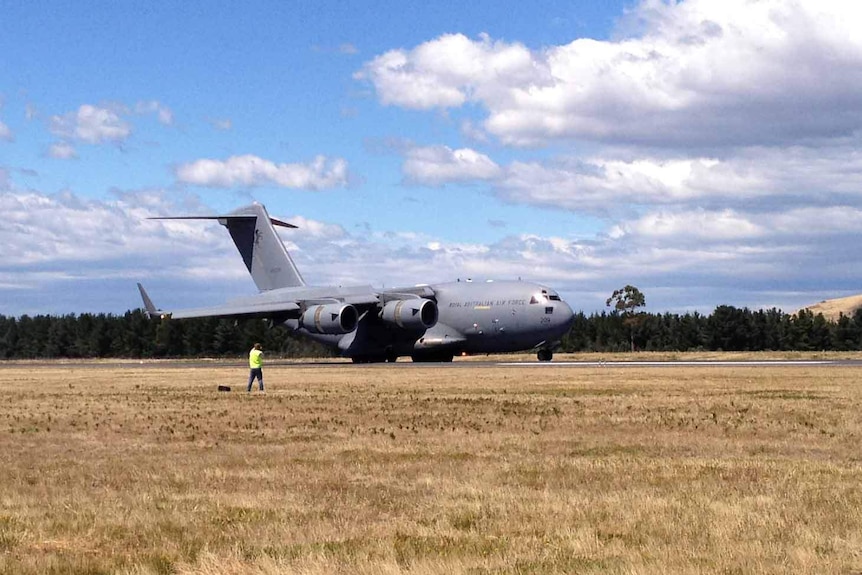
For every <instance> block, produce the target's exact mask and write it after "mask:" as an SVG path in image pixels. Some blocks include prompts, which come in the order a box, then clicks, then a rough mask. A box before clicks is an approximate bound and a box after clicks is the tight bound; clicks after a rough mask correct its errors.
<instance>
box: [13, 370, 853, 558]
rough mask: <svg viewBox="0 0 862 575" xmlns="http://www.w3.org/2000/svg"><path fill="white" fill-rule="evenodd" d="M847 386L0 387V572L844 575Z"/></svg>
mask: <svg viewBox="0 0 862 575" xmlns="http://www.w3.org/2000/svg"><path fill="white" fill-rule="evenodd" d="M860 375H862V369H860V368H857V367H792V368H788V367H769V368H766V367H696V368H693V367H672V368H671V367H662V368H621V367H595V368H593V367H586V368H573V369H572V368H570V369H566V368H555V367H542V368H527V367H513V368H493V367H492V368H484V369H470V368H467V367H449V366H444V367H436V366H412V365H406V366H373V365H371V366H339V367H329V368H320V367H309V366H292V365H279V366H270V367H269V368H267V369H266V378H267V384H268V386H269V389H268V394H267V395H265V396H263V395H257V394H253V395H251V396H248V395H246V394H245V392H244V391H237V389H238V388H244V386H243V383H244V382H243V380H244V376H245V372H244V370H243V369H242V368H241V367H233V366H230V367H226V366H223V365H219V364H214V365H212V366H209V367H205V368H187V367H186V368H175V367H161V366H157V367H149V366H135V365H129V366H126V367H122V368H113V367H104V366H102V367H90V366H87V365H79V364H75V365H63V366H48V367H39V366H32V365H31V366H23V367H22V366H6V367H2V368H0V402H2V410H0V572H8V573H115V572H119V573H130V574H140V575H144V574H152V573H183V574H185V573H209V574H216V573H231V574H246V573H262V574H268V573H273V574H274V573H302V574H324V573H362V574H389V573H391V574H397V573H413V574H424V573H513V574H514V573H620V574H622V573H639V574H640V573H642V574H659V573H692V574H694V573H746V574H747V573H847V574H849V573H855V572H859V571H860V570H862V490H860V488H859V486H860V484H862V465H860V447H859V446H860V437H862V419H860V417H862V416H860V413H862V411H860V407H862V405H860V404H862V386H860V385H859V380H860ZM218 384H228V385H234V391H233V392H231V393H218V392H217V391H216V386H217V385H218Z"/></svg>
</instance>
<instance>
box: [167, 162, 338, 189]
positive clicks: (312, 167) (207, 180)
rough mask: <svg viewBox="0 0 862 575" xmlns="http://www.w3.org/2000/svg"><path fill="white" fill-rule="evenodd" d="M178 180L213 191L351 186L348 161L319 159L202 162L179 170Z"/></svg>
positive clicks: (187, 165)
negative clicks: (286, 161)
mask: <svg viewBox="0 0 862 575" xmlns="http://www.w3.org/2000/svg"><path fill="white" fill-rule="evenodd" d="M176 177H177V180H179V181H180V182H183V183H187V184H194V185H198V186H208V187H213V188H231V187H236V186H245V187H257V186H265V185H272V186H278V187H282V188H295V189H303V188H304V189H310V190H323V189H328V188H337V187H343V186H346V185H347V179H348V171H347V162H346V161H345V160H343V159H341V158H327V157H325V156H317V157H316V158H314V160H312V161H311V162H309V163H306V164H300V163H292V164H291V163H281V164H278V163H275V162H272V161H269V160H264V159H263V158H259V157H257V156H254V155H244V156H231V157H230V158H228V159H226V160H212V159H201V160H196V161H194V162H190V163H187V164H182V165H180V166H178V167H177V168H176Z"/></svg>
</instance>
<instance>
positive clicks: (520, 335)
mask: <svg viewBox="0 0 862 575" xmlns="http://www.w3.org/2000/svg"><path fill="white" fill-rule="evenodd" d="M427 287H428V288H430V289H431V290H433V292H434V294H435V298H434V299H435V300H436V302H437V310H438V318H437V323H436V324H435V325H434V326H433V327H431V328H428V329H426V330H424V331H415V332H409V331H404V330H400V329H393V328H392V327H391V326H390V325H388V324H384V323H383V322H377V321H375V318H366V319H364V320H363V321H360V323H359V328H358V330H359V329H361V330H363V334H362V337H361V338H356V337H355V336H354V334H352V333H351V334H345V335H324V334H316V333H312V332H309V331H307V330H305V329H303V328H302V327H300V326H299V324H298V323H297V322H295V321H288V322H286V323H287V326H288V327H289V328H291V329H294V330H296V331H298V332H300V333H302V334H303V335H305V336H307V337H310V338H312V339H314V340H316V341H318V342H320V343H323V344H325V345H328V346H331V347H333V348H335V349H337V350H338V351H339V352H340V353H341V354H342V355H346V356H348V357H354V358H356V357H360V358H361V357H365V358H369V359H377V358H380V357H391V356H400V355H409V356H413V357H414V358H417V359H421V358H427V359H441V358H444V359H445V358H447V356H448V357H451V356H452V355H461V354H477V353H492V352H509V351H520V350H528V349H533V348H537V347H539V346H543V345H547V346H548V347H551V344H552V343H554V342H557V341H558V340H559V339H560V338H561V337H562V336H563V335H564V334H565V333H566V332H567V331H568V329H569V327H570V326H571V324H572V320H573V317H574V316H573V313H572V309H571V307H569V305H568V304H567V303H566V302H564V301H562V300H561V299H560V297H559V295H558V294H557V292H556V291H554V290H552V289H550V288H548V287H546V286H543V285H540V284H536V283H532V282H525V281H484V282H476V281H457V282H449V283H442V284H431V285H429V286H427Z"/></svg>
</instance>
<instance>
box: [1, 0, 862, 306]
mask: <svg viewBox="0 0 862 575" xmlns="http://www.w3.org/2000/svg"><path fill="white" fill-rule="evenodd" d="M860 29H862V4H860V3H857V2H850V1H844V0H816V1H809V0H676V1H673V0H641V1H615V0H611V1H605V2H595V1H594V0H589V1H587V0H566V1H555V0H539V1H535V2H512V1H508V0H495V1H493V2H491V1H484V0H477V1H472V2H451V1H442V2H433V3H432V2H423V3H411V2H403V1H397V2H396V1H381V2H375V3H368V2H365V1H353V0H346V1H338V2H333V1H329V2H327V1H316V2H304V1H294V2H282V1H271V2H269V1H250V2H243V3H237V2H227V1H224V2H217V1H211V2H196V1H189V2H181V3H167V2H152V3H146V2H145V3H140V2H137V3H132V2H108V1H101V2H92V1H87V0H83V1H74V2H72V1H67V2H64V1H35V2H13V1H11V0H0V314H2V315H7V316H20V315H23V314H28V315H36V314H69V313H84V312H94V313H98V312H106V313H123V312H125V311H126V310H129V309H135V308H137V307H140V306H141V303H140V299H139V295H138V291H137V288H136V287H135V283H136V282H138V281H140V282H142V283H143V284H144V285H145V286H146V287H147V288H148V291H149V292H150V295H151V297H152V298H153V300H154V301H155V302H156V304H157V305H159V306H160V307H162V308H164V309H177V308H183V307H197V306H203V305H214V304H217V303H220V302H222V301H225V300H227V299H230V298H233V297H240V296H244V295H249V294H252V293H254V291H255V287H254V284H253V282H252V281H251V278H250V277H249V276H248V274H247V272H246V270H245V267H244V266H243V263H242V260H241V258H240V257H239V255H238V254H237V253H236V250H235V248H234V247H233V244H232V243H231V240H230V237H229V236H228V235H227V233H226V232H225V231H224V229H223V228H221V227H220V226H219V225H218V224H216V223H207V222H192V221H173V222H166V221H155V220H150V219H148V218H150V217H154V216H165V215H217V214H221V213H227V212H229V211H232V210H234V209H236V208H239V207H241V206H243V205H247V204H249V203H251V202H252V201H257V202H260V203H262V204H264V205H265V206H266V208H267V210H268V211H269V213H270V214H271V215H272V216H274V217H278V218H280V219H284V220H286V221H289V222H292V223H294V224H296V225H298V226H299V228H298V229H296V230H280V231H279V233H280V235H281V237H282V239H283V240H284V242H285V244H286V245H287V246H288V249H289V250H290V251H291V254H292V255H293V257H294V259H295V261H296V263H297V266H298V267H299V268H300V270H301V272H302V274H303V276H304V278H305V280H306V281H307V282H308V283H309V284H311V285H365V284H370V285H372V286H374V287H375V288H385V287H397V286H408V285H414V284H417V283H435V282H444V281H453V280H455V279H457V278H473V279H475V280H480V279H516V278H522V279H524V280H531V281H537V282H540V283H543V284H546V285H549V286H551V287H553V288H555V289H557V290H558V291H559V292H560V294H561V296H562V297H563V298H564V299H565V300H567V301H568V302H569V303H570V304H571V305H572V307H573V308H574V309H575V310H582V311H584V312H585V313H588V314H589V313H592V312H596V311H601V310H603V309H607V308H606V307H605V300H606V299H607V298H608V297H609V296H610V294H611V293H612V292H613V291H614V290H615V289H617V288H620V287H622V286H624V285H626V284H631V285H634V286H636V287H638V288H639V289H640V290H641V291H642V292H643V293H644V295H645V296H646V303H647V305H646V308H645V309H646V310H647V311H650V312H653V313H663V312H672V313H685V312H689V311H698V312H701V313H710V312H711V311H712V310H713V309H714V308H715V307H716V306H718V305H734V306H737V307H743V306H745V307H749V308H753V309H760V308H772V307H777V308H779V309H782V310H784V311H787V312H793V311H795V310H796V309H798V308H799V307H801V306H804V305H809V304H813V303H816V302H818V301H821V300H823V299H827V298H833V297H843V296H847V295H852V294H857V293H860V292H862V250H860V249H859V244H860V239H862V151H860V149H862V148H860V143H862V131H861V130H862V98H860V97H859V94H860V93H862V35H860V34H859V33H858V30H860Z"/></svg>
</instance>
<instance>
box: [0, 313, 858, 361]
mask: <svg viewBox="0 0 862 575" xmlns="http://www.w3.org/2000/svg"><path fill="white" fill-rule="evenodd" d="M256 342H260V343H262V344H263V347H264V349H265V350H267V352H268V354H270V355H276V356H282V357H327V356H331V355H332V352H331V351H329V350H328V349H327V348H325V347H323V346H321V345H319V344H317V343H315V342H313V341H311V340H309V339H306V338H302V337H299V336H297V335H295V334H293V333H292V332H290V331H289V330H287V329H285V328H283V327H280V326H276V327H269V326H268V324H267V322H264V321H261V320H245V321H235V320H228V319H215V318H201V319H188V320H173V321H160V320H155V319H149V318H148V317H147V316H146V314H145V313H144V312H143V311H141V310H135V311H128V312H126V313H125V314H123V315H112V314H87V313H85V314H80V315H74V314H72V315H63V316H48V315H37V316H33V317H30V316H27V315H24V316H21V317H17V318H15V317H6V316H2V315H0V359H38V358H135V359H137V358H180V357H239V356H244V355H246V354H247V353H248V350H249V349H251V346H252V345H253V344H254V343H256ZM632 346H633V347H634V349H637V350H643V351H691V350H702V351H718V350H723V351H768V350H772V351H785V350H787V351H790V350H798V351H820V350H824V351H830V350H834V351H858V350H862V309H860V310H857V311H856V312H855V313H854V314H853V315H850V316H847V315H842V316H840V318H839V319H838V321H835V322H830V321H828V320H826V319H825V318H824V317H823V315H822V314H818V315H814V314H813V313H811V312H810V311H807V310H802V311H800V312H798V313H796V314H793V315H791V314H787V313H783V312H782V311H780V310H778V309H770V310H757V311H753V310H750V309H748V308H737V307H733V306H728V305H722V306H719V307H717V308H715V310H714V311H713V313H712V314H709V315H703V314H699V313H696V312H695V313H686V314H684V315H680V314H672V313H664V314H650V313H639V314H637V315H636V317H635V318H634V321H633V317H632V315H631V314H627V313H624V312H621V311H620V310H616V309H615V310H614V311H611V312H602V313H593V314H591V315H586V314H584V313H583V312H581V313H577V314H575V320H574V323H573V324H572V328H571V329H570V330H569V332H568V334H566V336H565V337H564V338H563V340H562V345H561V348H560V349H559V351H561V352H579V351H594V352H615V351H627V350H629V349H631V348H632Z"/></svg>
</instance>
